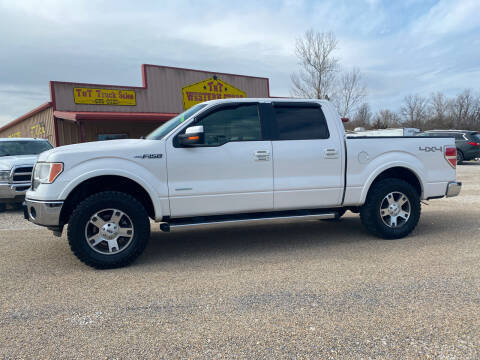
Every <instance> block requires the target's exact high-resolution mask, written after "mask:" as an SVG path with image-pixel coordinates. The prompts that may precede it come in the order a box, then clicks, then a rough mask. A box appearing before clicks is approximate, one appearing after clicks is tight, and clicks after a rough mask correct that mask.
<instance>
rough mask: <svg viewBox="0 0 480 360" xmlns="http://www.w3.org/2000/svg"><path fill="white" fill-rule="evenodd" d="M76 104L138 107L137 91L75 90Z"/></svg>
mask: <svg viewBox="0 0 480 360" xmlns="http://www.w3.org/2000/svg"><path fill="white" fill-rule="evenodd" d="M73 97H74V99H75V104H91V105H127V106H133V105H136V100H135V90H119V89H91V88H73Z"/></svg>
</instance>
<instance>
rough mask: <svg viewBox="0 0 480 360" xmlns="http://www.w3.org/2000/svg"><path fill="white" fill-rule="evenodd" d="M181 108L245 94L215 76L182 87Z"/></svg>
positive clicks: (245, 95)
mask: <svg viewBox="0 0 480 360" xmlns="http://www.w3.org/2000/svg"><path fill="white" fill-rule="evenodd" d="M182 96H183V109H184V110H187V109H189V108H191V107H192V106H193V105H195V104H198V103H201V102H204V101H208V100H215V99H230V98H244V97H247V94H246V93H245V92H244V91H242V90H240V89H237V88H236V87H235V86H232V85H230V84H227V83H226V82H225V81H223V80H220V79H219V78H217V77H216V76H214V77H212V78H210V79H206V80H203V81H200V82H198V83H195V84H191V85H188V86H185V87H183V88H182Z"/></svg>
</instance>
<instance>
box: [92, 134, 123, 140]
mask: <svg viewBox="0 0 480 360" xmlns="http://www.w3.org/2000/svg"><path fill="white" fill-rule="evenodd" d="M117 139H128V134H99V135H98V140H100V141H102V140H117Z"/></svg>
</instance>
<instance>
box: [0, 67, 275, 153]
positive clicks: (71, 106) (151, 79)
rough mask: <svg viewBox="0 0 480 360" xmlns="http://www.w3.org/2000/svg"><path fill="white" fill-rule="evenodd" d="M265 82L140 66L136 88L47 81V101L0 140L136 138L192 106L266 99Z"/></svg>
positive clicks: (62, 142)
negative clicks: (138, 83)
mask: <svg viewBox="0 0 480 360" xmlns="http://www.w3.org/2000/svg"><path fill="white" fill-rule="evenodd" d="M269 96H270V89H269V81H268V79H267V78H262V77H254V76H245V75H236V74H225V73H216V72H209V71H201V70H193V69H183V68H175V67H168V66H158V65H142V86H141V87H135V86H113V85H100V84H85V83H72V82H62V81H51V82H50V101H49V102H47V103H45V104H43V105H41V106H39V107H38V108H35V109H33V110H32V111H30V112H28V113H27V114H25V115H23V116H21V117H19V118H18V119H16V120H13V121H11V122H9V123H8V124H6V125H5V126H3V127H1V128H0V137H41V138H46V139H48V140H49V141H50V142H51V143H52V145H54V146H60V145H68V144H74V143H78V142H86V141H97V140H108V139H119V138H139V137H141V136H144V135H147V134H148V133H149V132H151V131H152V130H154V129H155V128H156V127H158V126H159V125H160V124H162V123H163V122H165V121H167V120H169V119H171V118H172V117H174V116H175V115H177V114H178V113H180V112H182V111H184V110H186V109H188V108H189V107H191V106H193V105H194V104H196V103H199V102H203V101H207V100H212V99H220V98H222V99H223V98H232V97H269Z"/></svg>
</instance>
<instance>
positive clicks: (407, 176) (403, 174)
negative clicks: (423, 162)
mask: <svg viewBox="0 0 480 360" xmlns="http://www.w3.org/2000/svg"><path fill="white" fill-rule="evenodd" d="M388 178H393V179H401V180H404V181H406V182H407V183H409V184H410V185H412V186H413V187H414V188H415V190H416V191H417V193H418V195H419V197H420V198H422V194H423V192H424V186H423V183H422V181H421V176H420V175H419V174H418V172H417V171H415V170H414V169H412V168H410V167H408V166H405V165H395V166H391V167H388V168H386V169H379V170H377V171H376V172H375V173H373V174H372V175H371V176H370V179H369V180H368V182H367V186H365V187H364V189H363V191H362V196H361V203H362V204H363V203H364V202H365V200H366V198H367V195H368V192H369V191H370V189H371V188H372V187H373V186H374V185H375V184H376V183H378V182H379V181H381V180H383V179H388Z"/></svg>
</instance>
